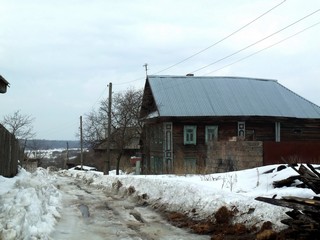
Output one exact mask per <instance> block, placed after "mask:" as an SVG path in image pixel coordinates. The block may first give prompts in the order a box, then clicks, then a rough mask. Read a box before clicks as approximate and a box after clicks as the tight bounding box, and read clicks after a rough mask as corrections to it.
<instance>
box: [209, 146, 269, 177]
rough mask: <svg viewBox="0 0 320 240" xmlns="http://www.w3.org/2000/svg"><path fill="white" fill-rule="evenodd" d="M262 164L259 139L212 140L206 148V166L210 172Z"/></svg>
mask: <svg viewBox="0 0 320 240" xmlns="http://www.w3.org/2000/svg"><path fill="white" fill-rule="evenodd" d="M262 165H263V143H262V142H261V141H213V142H211V143H209V145H208V150H207V160H206V168H207V170H208V171H210V172H229V171H237V170H243V169H248V168H254V167H258V166H262Z"/></svg>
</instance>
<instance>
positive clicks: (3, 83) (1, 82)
mask: <svg viewBox="0 0 320 240" xmlns="http://www.w3.org/2000/svg"><path fill="white" fill-rule="evenodd" d="M8 86H9V82H7V80H5V79H4V77H2V76H1V75H0V93H6V92H7V87H8Z"/></svg>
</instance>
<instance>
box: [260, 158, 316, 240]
mask: <svg viewBox="0 0 320 240" xmlns="http://www.w3.org/2000/svg"><path fill="white" fill-rule="evenodd" d="M291 167H292V168H293V169H294V170H295V171H296V172H297V173H298V175H295V176H291V177H289V178H287V179H284V180H281V181H275V182H273V186H274V187H283V186H296V187H307V188H310V189H312V190H313V192H315V193H316V194H319V193H320V174H319V172H318V171H317V169H315V168H314V167H313V166H312V165H311V164H307V167H306V166H304V165H302V164H301V165H300V167H299V168H298V169H297V168H296V167H295V166H291ZM296 180H299V181H296ZM297 182H302V183H297ZM256 200H258V201H262V202H266V203H270V204H273V205H277V206H281V207H286V208H290V209H292V210H291V211H287V212H286V214H287V215H288V216H289V217H290V218H288V219H283V220H282V221H281V222H282V223H284V224H286V225H287V226H288V229H287V230H286V239H319V237H320V198H319V197H317V196H315V197H313V199H309V198H300V197H294V196H290V197H282V198H281V199H276V198H275V196H274V197H273V198H265V197H257V198H256Z"/></svg>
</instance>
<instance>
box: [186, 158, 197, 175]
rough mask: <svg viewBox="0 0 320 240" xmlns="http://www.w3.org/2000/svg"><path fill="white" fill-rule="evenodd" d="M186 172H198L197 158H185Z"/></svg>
mask: <svg viewBox="0 0 320 240" xmlns="http://www.w3.org/2000/svg"><path fill="white" fill-rule="evenodd" d="M184 167H185V173H189V174H190V173H196V171H197V159H196V158H193V157H187V158H185V159H184Z"/></svg>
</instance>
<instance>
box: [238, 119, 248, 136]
mask: <svg viewBox="0 0 320 240" xmlns="http://www.w3.org/2000/svg"><path fill="white" fill-rule="evenodd" d="M238 137H243V138H245V137H246V123H245V122H238Z"/></svg>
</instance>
